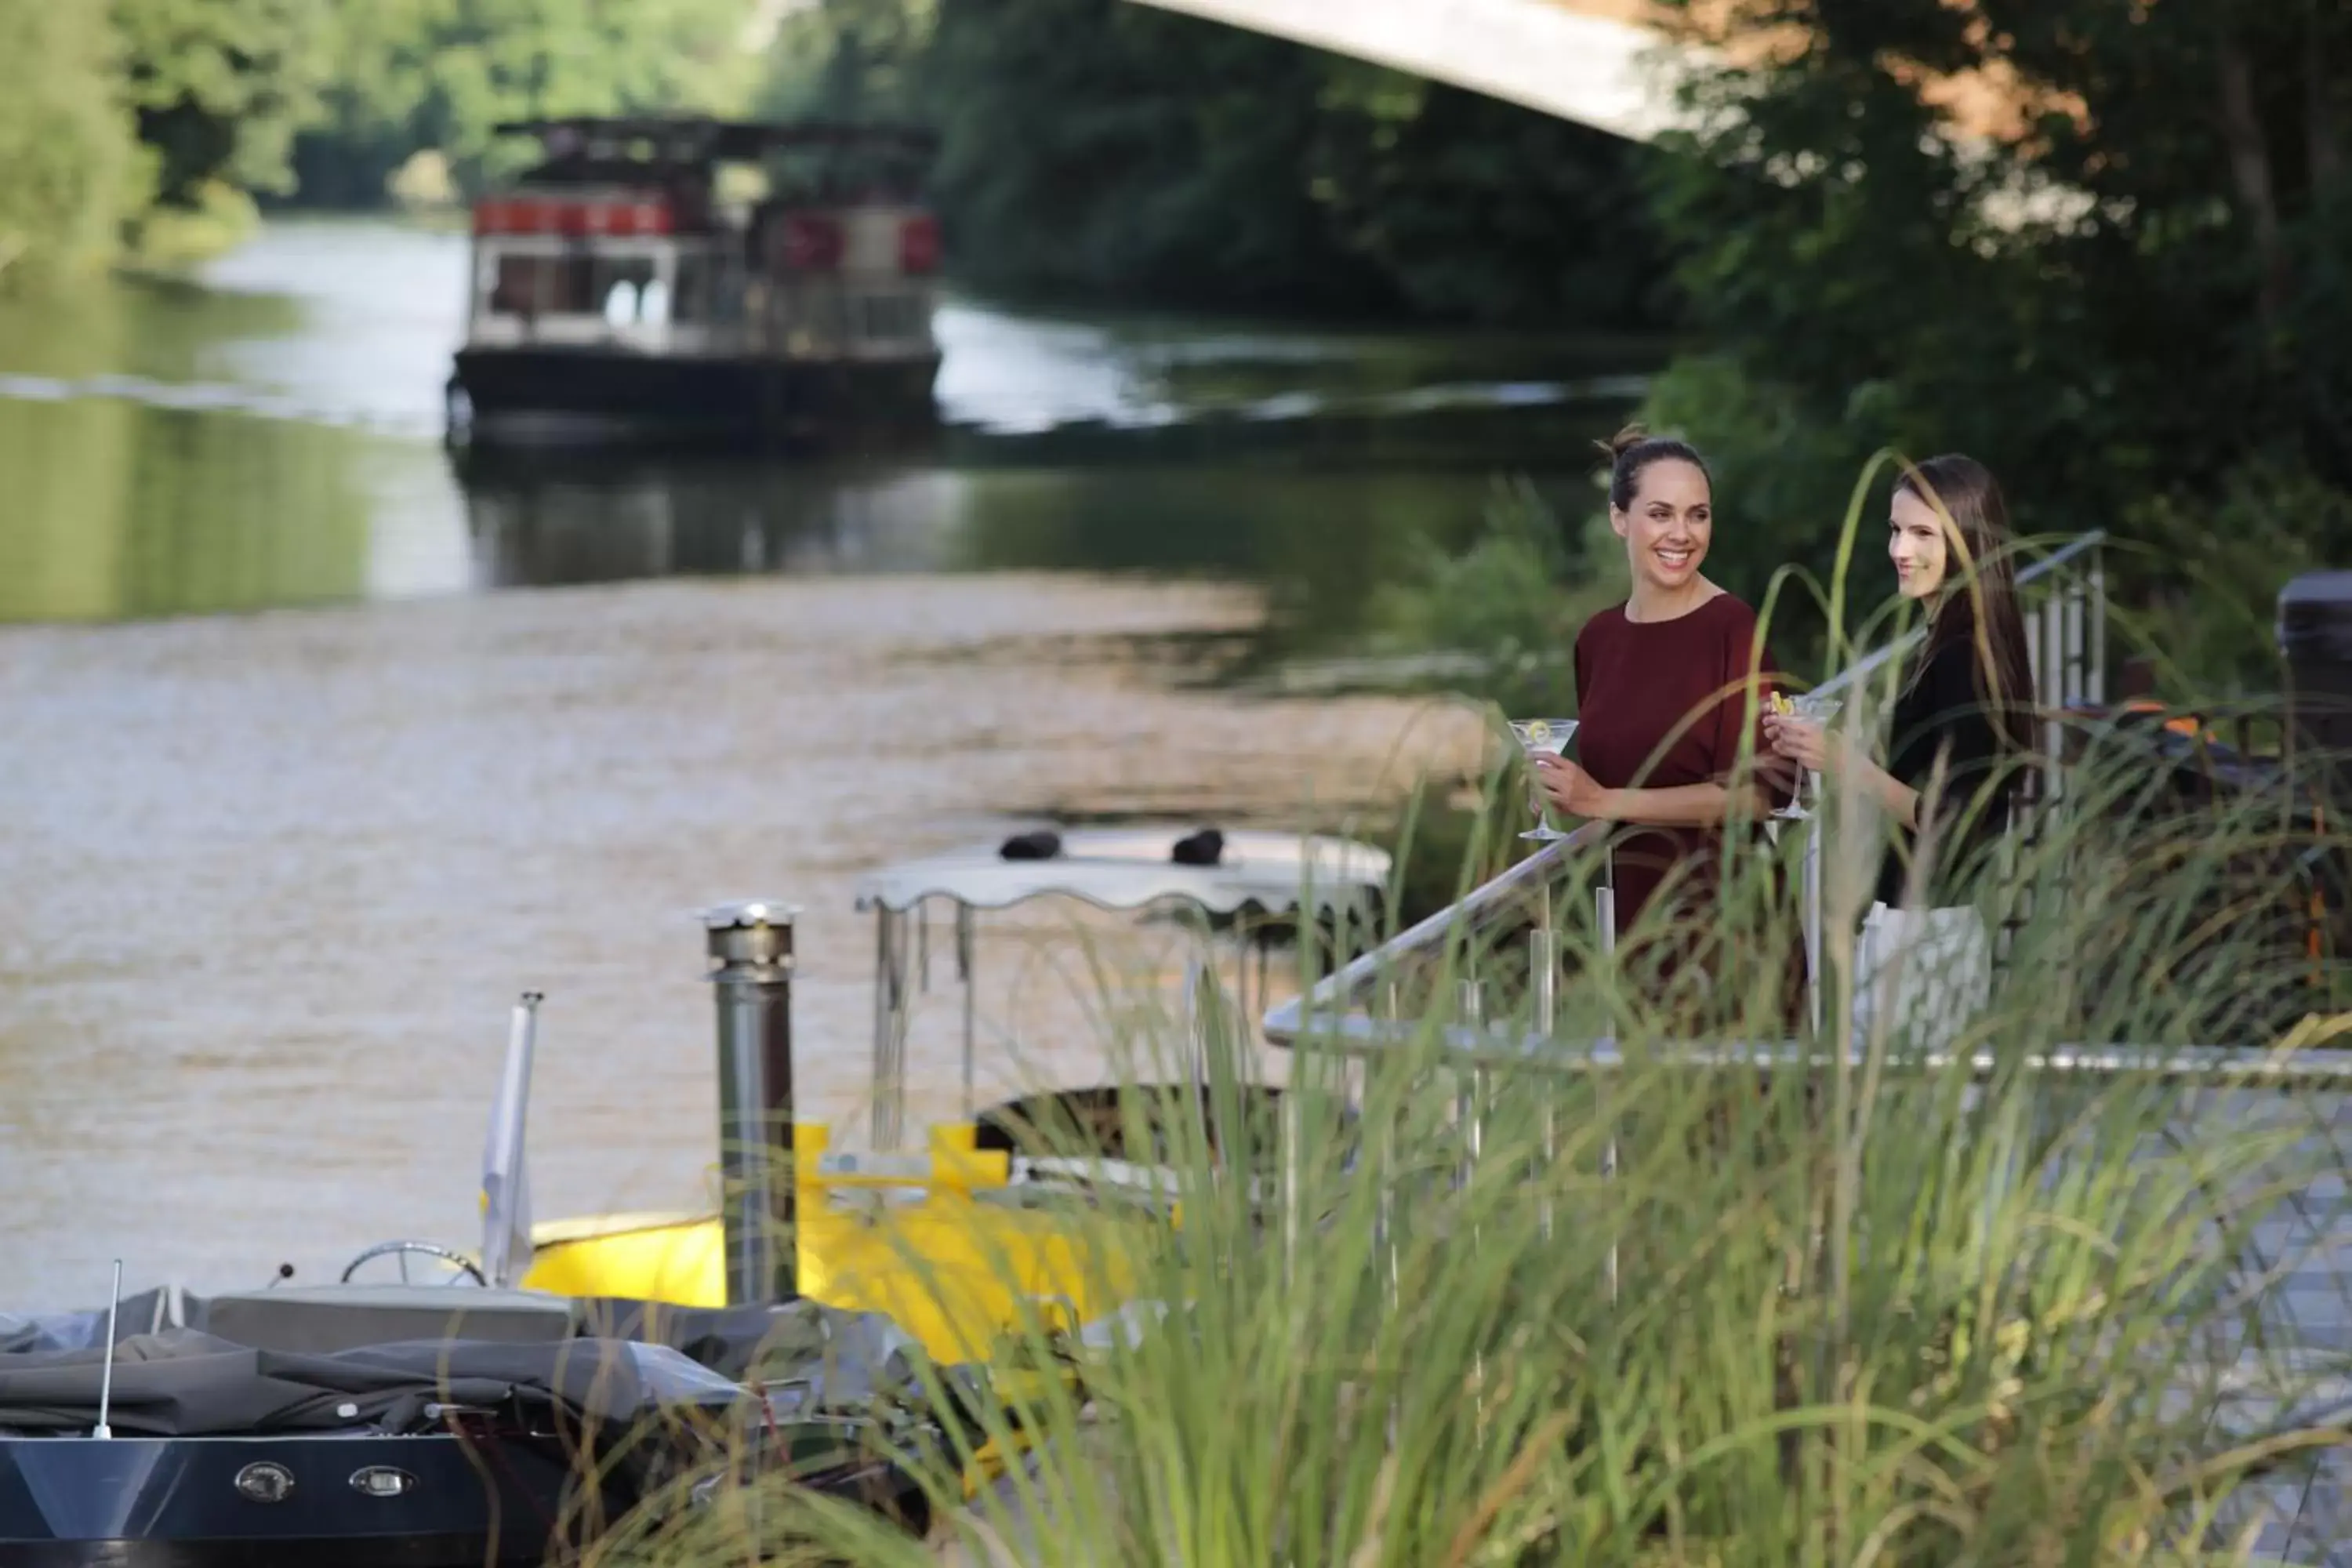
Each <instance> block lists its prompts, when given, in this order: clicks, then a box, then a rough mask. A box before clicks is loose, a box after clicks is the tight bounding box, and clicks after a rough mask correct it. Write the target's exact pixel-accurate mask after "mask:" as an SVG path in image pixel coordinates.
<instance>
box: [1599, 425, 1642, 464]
mask: <svg viewBox="0 0 2352 1568" xmlns="http://www.w3.org/2000/svg"><path fill="white" fill-rule="evenodd" d="M1649 438H1650V432H1649V430H1648V429H1647V428H1646V427H1644V426H1641V425H1638V424H1635V425H1628V426H1625V428H1623V429H1622V430H1620V431H1618V432H1617V434H1615V435H1614V436H1612V437H1609V439H1607V440H1606V441H1596V442H1594V443H1593V445H1594V446H1596V447H1600V448H1601V456H1603V457H1605V458H1608V459H1609V460H1610V461H1611V462H1612V463H1613V462H1615V461H1616V460H1617V459H1618V458H1622V457H1623V456H1624V455H1625V454H1626V453H1628V452H1630V451H1632V450H1633V448H1634V447H1638V446H1640V445H1641V444H1642V443H1643V442H1644V441H1646V440H1648V439H1649Z"/></svg>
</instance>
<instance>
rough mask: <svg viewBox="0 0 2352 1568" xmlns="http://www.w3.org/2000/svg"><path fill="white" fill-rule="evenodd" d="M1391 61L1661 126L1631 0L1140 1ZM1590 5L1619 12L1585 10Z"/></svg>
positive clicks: (1542, 106) (1490, 91)
mask: <svg viewBox="0 0 2352 1568" xmlns="http://www.w3.org/2000/svg"><path fill="white" fill-rule="evenodd" d="M1578 3H1579V4H1580V5H1583V6H1585V7H1586V8H1587V10H1585V11H1580V10H1573V9H1570V6H1569V5H1567V4H1564V3H1563V0H1139V4H1142V5H1157V6H1159V7H1160V8H1161V9H1162V10H1168V11H1181V12H1183V13H1185V14H1187V15H1189V16H1202V17H1206V18H1208V19H1210V20H1212V21H1217V22H1223V23H1226V24H1228V25H1230V26H1236V27H1245V28H1247V29H1249V30H1250V31H1252V32H1257V33H1266V34H1270V35H1272V36H1274V37H1282V38H1289V39H1292V40H1294V41H1296V42H1297V43H1302V44H1310V45H1313V46H1314V47H1317V48H1322V49H1328V50H1330V51H1331V52H1332V53H1334V54H1340V55H1347V56H1349V57H1351V58H1356V59H1360V60H1369V61H1371V62H1372V63H1374V64H1377V65H1383V66H1389V67H1391V68H1395V69H1398V70H1402V71H1407V72H1410V73H1411V74H1412V75H1414V76H1421V77H1427V78H1429V79H1431V80H1433V81H1442V82H1444V83H1447V84H1448V85H1449V86H1453V87H1459V88H1464V89H1467V90H1469V91H1472V92H1479V93H1484V94H1486V95H1487V96H1488V97H1491V98H1499V99H1503V100H1507V101H1509V102H1512V103H1517V104H1522V105H1524V106H1526V107H1527V108H1529V109H1534V110H1540V111H1542V112H1543V113H1546V114H1549V115H1554V116H1557V117H1558V118H1559V119H1562V120H1572V121H1577V122H1578V123H1579V124H1583V125H1590V126H1592V127H1594V128H1595V129H1597V130H1601V131H1606V132H1610V133H1611V134H1612V135H1616V136H1622V137H1626V138H1628V139H1629V140H1633V141H1641V142H1646V141H1648V140H1650V139H1651V138H1653V137H1654V136H1656V135H1657V134H1658V133H1659V132H1662V131H1664V130H1666V129H1668V128H1669V127H1670V126H1671V125H1672V124H1673V123H1674V119H1675V106H1674V103H1673V99H1672V93H1671V91H1670V89H1669V87H1668V84H1667V79H1666V78H1664V77H1663V76H1659V75H1656V74H1654V63H1655V62H1654V61H1653V60H1652V59H1651V58H1648V56H1649V52H1650V51H1651V50H1652V49H1653V47H1654V46H1656V45H1658V44H1659V42H1660V40H1659V38H1658V36H1657V34H1655V33H1654V32H1653V31H1651V30H1649V29H1648V28H1645V27H1642V26H1636V25H1635V24H1634V23H1633V22H1632V21H1630V20H1622V19H1620V16H1630V15H1631V14H1632V13H1633V11H1634V10H1635V9H1637V7H1638V0H1578ZM1591 11H1598V12H1613V13H1618V14H1619V15H1591V14H1588V13H1589V12H1591Z"/></svg>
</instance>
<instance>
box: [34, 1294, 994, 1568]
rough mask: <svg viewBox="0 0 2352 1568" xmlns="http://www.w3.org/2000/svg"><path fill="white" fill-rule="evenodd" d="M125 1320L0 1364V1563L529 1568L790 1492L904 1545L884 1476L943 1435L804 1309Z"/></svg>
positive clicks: (175, 1315) (855, 1349)
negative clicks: (721, 1491)
mask: <svg viewBox="0 0 2352 1568" xmlns="http://www.w3.org/2000/svg"><path fill="white" fill-rule="evenodd" d="M129 1305H130V1307H131V1311H130V1313H129V1314H128V1315H124V1314H122V1313H121V1311H120V1310H119V1308H118V1309H116V1310H100V1311H95V1312H85V1313H78V1314H65V1315H60V1316H58V1317H52V1318H47V1319H42V1320H32V1321H26V1322H20V1323H18V1324H17V1325H16V1328H15V1330H14V1331H12V1332H9V1333H7V1334H5V1336H0V1562H5V1563H11V1564H20V1563H21V1564H26V1568H100V1565H101V1564H103V1565H107V1568H116V1565H128V1568H142V1565H149V1564H152V1565H155V1568H209V1565H212V1564H222V1565H224V1568H226V1565H227V1564H236V1565H237V1568H271V1565H273V1564H278V1563H284V1564H288V1565H289V1568H292V1565H297V1564H299V1565H301V1568H315V1565H318V1564H324V1563H334V1564H338V1565H341V1564H346V1563H349V1564H357V1565H361V1568H367V1565H372V1564H378V1563H381V1564H386V1565H391V1564H399V1565H401V1568H418V1565H422V1568H442V1565H444V1564H446V1565H448V1568H476V1565H480V1564H486V1563H487V1564H494V1565H495V1564H507V1563H515V1564H520V1563H541V1562H545V1561H547V1560H548V1557H549V1555H550V1552H551V1551H553V1550H555V1549H557V1548H560V1547H563V1546H566V1545H572V1546H577V1545H580V1544H583V1543H584V1542H588V1541H590V1540H593V1539H594V1538H595V1537H596V1536H597V1535H599V1534H600V1533H602V1532H603V1531H605V1530H607V1529H609V1528H611V1527H613V1526H614V1524H615V1523H617V1522H618V1521H622V1520H624V1519H625V1518H626V1517H628V1516H629V1515H631V1514H632V1513H633V1512H634V1511H636V1510H681V1509H691V1508H696V1507H702V1506H707V1505H708V1504H709V1501H710V1500H711V1499H712V1496H713V1494H714V1489H716V1488H718V1487H720V1486H737V1485H745V1484H751V1483H754V1482H757V1481H760V1480H762V1479H773V1478H778V1477H787V1476H788V1477H790V1478H791V1479H793V1481H794V1482H795V1483H796V1484H799V1485H803V1486H806V1487H810V1488H814V1489H818V1490H821V1491H824V1492H828V1493H831V1494H833V1495H835V1496H839V1497H843V1498H846V1499H852V1500H856V1501H858V1502H860V1503H862V1504H864V1505H866V1506H867V1507H870V1508H873V1509H874V1510H877V1512H881V1513H883V1514H886V1515H887V1516H888V1517H891V1518H893V1519H895V1520H898V1521H900V1522H902V1523H904V1524H907V1525H908V1526H909V1527H910V1528H913V1529H915V1530H917V1531H920V1530H921V1529H922V1528H924V1526H925V1524H926V1522H927V1521H928V1517H929V1513H928V1506H927V1503H926V1500H925V1499H924V1497H923V1495H922V1493H921V1491H920V1490H919V1489H918V1488H917V1487H916V1486H915V1485H914V1484H913V1482H912V1481H910V1480H909V1479H908V1478H907V1476H906V1474H905V1473H904V1472H903V1471H902V1470H901V1469H900V1468H898V1466H897V1465H896V1464H894V1462H893V1461H892V1458H891V1457H890V1456H891V1455H892V1454H893V1453H899V1454H904V1453H906V1452H909V1451H912V1449H913V1448H915V1447H920V1446H921V1445H923V1444H925V1443H928V1442H935V1441H938V1440H940V1438H941V1437H942V1436H943V1435H944V1430H945V1423H947V1422H950V1421H954V1420H957V1419H959V1418H960V1417H959V1416H958V1415H955V1414H953V1413H944V1412H943V1413H940V1415H939V1418H938V1419H937V1420H936V1421H933V1420H931V1419H929V1417H926V1416H913V1417H910V1416H908V1415H906V1414H905V1413H906V1412H908V1411H918V1410H923V1409H927V1408H928V1406H927V1405H925V1403H924V1402H923V1401H922V1400H921V1399H920V1397H919V1392H918V1391H917V1390H916V1389H915V1379H914V1373H913V1369H912V1363H911V1362H910V1361H909V1360H908V1351H909V1349H910V1348H911V1347H910V1346H909V1344H908V1342H907V1341H906V1339H905V1336H904V1335H902V1334H900V1333H898V1331H897V1330H896V1329H894V1328H893V1327H892V1326H890V1325H889V1324H887V1322H884V1321H880V1320H877V1319H872V1318H865V1319H860V1318H857V1317H856V1316H854V1315H852V1314H845V1313H835V1312H832V1311H830V1310H827V1309H824V1308H823V1307H820V1306H818V1305H817V1304H816V1303H814V1302H808V1301H799V1302H793V1303H787V1304H783V1305H781V1306H778V1307H773V1308H753V1309H749V1310H734V1311H727V1312H707V1311H706V1312H690V1311H689V1312H678V1311H675V1310H667V1309H663V1308H659V1307H656V1306H651V1305H649V1304H646V1303H637V1302H614V1301H593V1302H571V1301H566V1300H562V1299H561V1298H556V1297H551V1296H548V1295H545V1294H544V1293H541V1292H537V1291H520V1290H499V1289H462V1288H458V1289H452V1288H449V1287H446V1286H438V1285H423V1284H415V1285H399V1286H389V1287H386V1286H368V1285H361V1286H330V1287H318V1288H310V1289H279V1290H264V1291H255V1292H250V1293H244V1294H235V1295H227V1296H218V1297H214V1298H210V1299H203V1298H198V1297H194V1296H190V1295H186V1294H184V1293H182V1292H176V1291H171V1292H149V1293H147V1295H146V1296H144V1297H143V1298H142V1299H140V1300H134V1301H132V1302H131V1303H129ZM110 1319H113V1320H115V1321H117V1322H118V1325H119V1327H118V1331H120V1332H121V1339H120V1340H119V1342H118V1341H115V1340H111V1339H109V1338H108V1336H107V1328H106V1324H107V1321H108V1320H110ZM0 1324H5V1320H0ZM883 1409H889V1410H895V1411H898V1412H899V1413H900V1414H899V1415H898V1416H897V1417H896V1426H895V1427H894V1428H893V1429H890V1430H884V1429H882V1428H881V1426H879V1425H878V1423H879V1420H880V1418H879V1417H878V1416H877V1414H876V1412H877V1411H878V1410H883Z"/></svg>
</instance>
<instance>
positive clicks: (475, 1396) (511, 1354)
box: [0, 1329, 744, 1437]
mask: <svg viewBox="0 0 2352 1568" xmlns="http://www.w3.org/2000/svg"><path fill="white" fill-rule="evenodd" d="M103 1354H104V1352H103V1351H102V1349H101V1350H90V1349H83V1350H70V1351H34V1352H26V1353H22V1354H18V1355H13V1356H9V1357H6V1358H0V1432H16V1433H20V1434H37V1433H43V1432H87V1431H89V1429H90V1428H91V1427H92V1426H96V1425H97V1423H98V1410H99V1400H100V1382H101V1379H102V1377H103V1366H102V1362H103ZM113 1377H114V1383H113V1391H112V1398H111V1400H110V1408H109V1412H108V1420H109V1422H110V1425H111V1426H112V1427H113V1429H114V1430H115V1431H116V1432H117V1433H118V1434H120V1435H121V1436H152V1437H194V1436H228V1435H232V1434H236V1435H257V1434H261V1433H272V1432H326V1431H338V1430H341V1431H352V1430H364V1431H371V1432H378V1433H393V1434H398V1433H405V1432H424V1431H437V1430H442V1429H444V1424H443V1421H442V1419H441V1416H440V1413H439V1412H438V1411H437V1410H434V1411H430V1412H428V1408H427V1407H428V1406H435V1405H458V1406H464V1407H468V1408H475V1409H488V1410H499V1411H514V1412H517V1413H520V1414H521V1415H526V1416H541V1417H545V1418H549V1419H558V1418H561V1417H562V1416H565V1415H568V1416H569V1417H570V1418H571V1420H572V1422H574V1423H577V1424H586V1425H593V1426H636V1425H638V1424H639V1423H642V1422H645V1421H647V1420H649V1419H653V1418H658V1417H662V1416H665V1415H680V1414H688V1413H690V1412H692V1411H695V1410H700V1411H704V1412H708V1413H709V1415H711V1416H714V1417H716V1416H720V1415H724V1414H726V1413H729V1412H731V1411H734V1410H737V1409H738V1408H739V1407H740V1404H741V1401H742V1400H743V1397H744V1390H743V1388H742V1386H741V1385H740V1384H737V1383H735V1382H734V1381H733V1380H731V1379H730V1378H726V1377H722V1376H720V1375H719V1373H714V1372H712V1371H710V1370H709V1368H707V1367H702V1366H698V1365H696V1364H695V1363H693V1362H692V1361H690V1360H688V1358H687V1357H686V1356H685V1355H684V1354H682V1353H680V1352H677V1351H674V1350H671V1349H669V1348H667V1346H663V1345H648V1344H633V1343H630V1342H625V1341H616V1340H586V1339H574V1340H564V1341H561V1342H555V1343H552V1344H501V1343H486V1342H475V1341H466V1340H455V1341H444V1340H426V1341H415V1342H408V1343H404V1344H388V1345H375V1346H371V1347H369V1348H366V1349H362V1350H350V1351H341V1352H336V1353H334V1354H331V1355H316V1354H307V1353H303V1352H288V1351H270V1350H257V1349H255V1348H254V1347H252V1346H250V1345H240V1344H235V1343H232V1342H229V1341H227V1340H224V1339H220V1338H217V1337H215V1336H214V1335H211V1334H207V1333H205V1332H202V1331H199V1330H195V1329H164V1330H163V1331H160V1332H156V1333H146V1334H133V1335H131V1337H129V1338H127V1339H125V1340H123V1341H122V1342H121V1344H119V1345H117V1346H116V1347H115V1357H114V1373H113Z"/></svg>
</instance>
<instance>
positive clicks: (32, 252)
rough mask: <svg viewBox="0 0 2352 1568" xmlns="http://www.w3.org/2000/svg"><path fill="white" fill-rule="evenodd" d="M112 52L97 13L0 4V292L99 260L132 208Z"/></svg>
mask: <svg viewBox="0 0 2352 1568" xmlns="http://www.w3.org/2000/svg"><path fill="white" fill-rule="evenodd" d="M114 46H115V40H114V37H113V34H112V31H111V28H110V26H109V23H108V19H107V16H106V14H105V12H104V11H102V10H100V9H98V8H96V7H92V6H86V5H58V4H57V3H56V0H0V288H5V287H10V286H12V285H16V284H21V283H24V282H26V280H28V279H36V278H40V277H45V276H49V275H53V274H56V273H59V272H64V271H70V270H74V269H78V268H82V267H85V266H87V265H89V263H91V262H94V261H98V260H102V259H103V258H105V257H107V256H108V255H109V254H110V253H111V251H112V249H113V247H114V245H115V243H116V238H117V230H118V227H119V226H120V224H121V220H122V218H123V216H125V214H126V213H127V212H128V211H129V210H130V209H131V206H132V205H134V204H135V200H136V196H137V193H138V189H139V186H138V173H139V170H138V164H137V161H136V159H135V157H134V155H133V154H134V148H133V139H132V135H131V119H130V116H129V114H128V112H127V111H126V109H125V106H124V104H123V102H122V99H121V93H120V91H119V89H118V86H117V80H116V78H115V75H114V66H115V47H114Z"/></svg>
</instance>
